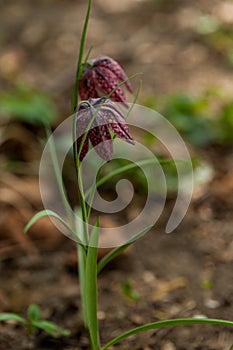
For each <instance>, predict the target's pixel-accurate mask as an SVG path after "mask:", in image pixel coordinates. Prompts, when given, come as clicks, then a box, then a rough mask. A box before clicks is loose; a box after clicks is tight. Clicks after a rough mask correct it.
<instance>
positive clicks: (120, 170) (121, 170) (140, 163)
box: [85, 158, 173, 198]
mask: <svg viewBox="0 0 233 350" xmlns="http://www.w3.org/2000/svg"><path fill="white" fill-rule="evenodd" d="M171 161H172V162H173V160H171V159H161V160H159V159H158V162H159V163H160V164H164V163H169V162H171ZM154 163H155V159H154V158H152V159H145V160H140V161H138V162H135V163H131V164H127V165H125V166H122V167H121V168H117V169H115V170H112V171H111V172H110V173H109V174H107V175H105V176H103V177H102V178H101V179H100V180H98V181H97V182H96V184H95V186H96V188H98V187H100V186H102V185H103V184H105V183H106V182H108V181H109V180H110V179H111V178H112V177H114V176H116V175H119V174H121V173H124V172H125V171H129V170H132V169H134V168H137V167H141V166H145V165H149V164H154ZM91 190H92V187H91V188H89V189H88V190H87V191H86V193H85V198H87V196H89V194H90V193H91Z"/></svg>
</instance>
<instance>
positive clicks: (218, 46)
mask: <svg viewBox="0 0 233 350" xmlns="http://www.w3.org/2000/svg"><path fill="white" fill-rule="evenodd" d="M196 32H197V33H198V35H199V36H200V40H201V41H203V42H204V44H205V45H207V46H208V47H209V48H210V49H211V50H213V51H214V52H216V53H217V54H218V55H221V56H222V57H223V58H224V59H225V62H226V63H227V64H228V66H229V67H230V68H233V28H232V25H231V24H228V23H222V22H220V21H219V20H218V19H217V18H216V17H215V16H213V15H203V16H200V17H199V18H198V20H197V23H196Z"/></svg>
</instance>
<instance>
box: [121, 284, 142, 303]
mask: <svg viewBox="0 0 233 350" xmlns="http://www.w3.org/2000/svg"><path fill="white" fill-rule="evenodd" d="M121 293H122V294H123V295H124V296H126V297H127V298H129V299H131V300H133V301H138V300H139V299H140V296H139V293H138V292H137V291H136V290H135V289H134V288H133V282H132V280H131V279H128V280H127V281H125V282H124V283H123V284H122V286H121Z"/></svg>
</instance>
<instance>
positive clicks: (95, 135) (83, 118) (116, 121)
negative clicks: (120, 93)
mask: <svg viewBox="0 0 233 350" xmlns="http://www.w3.org/2000/svg"><path fill="white" fill-rule="evenodd" d="M110 130H111V131H112V132H113V133H114V134H115V135H116V136H117V137H119V138H121V139H122V140H124V141H126V142H128V143H131V144H134V140H133V138H132V136H131V134H130V131H129V128H128V126H127V124H126V123H125V119H124V115H123V113H122V112H121V110H120V108H119V107H118V106H117V104H116V103H114V102H113V101H111V100H110V99H106V98H105V97H102V98H96V99H93V98H90V99H88V101H87V102H83V103H81V104H80V105H79V109H78V111H77V121H76V136H77V150H78V152H79V160H80V161H82V160H83V158H84V157H85V156H86V154H87V153H88V149H89V142H90V143H91V144H92V146H93V147H94V149H95V151H96V153H97V154H98V155H99V156H100V157H101V158H102V159H104V160H106V161H110V160H111V159H112V156H113V140H112V136H111V134H110ZM83 138H84V141H83ZM81 146H82V148H81ZM80 148H81V151H80Z"/></svg>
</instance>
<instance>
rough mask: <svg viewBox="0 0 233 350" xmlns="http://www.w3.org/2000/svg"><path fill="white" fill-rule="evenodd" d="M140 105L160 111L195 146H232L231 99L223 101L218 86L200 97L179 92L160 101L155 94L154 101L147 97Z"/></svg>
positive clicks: (232, 118)
mask: <svg viewBox="0 0 233 350" xmlns="http://www.w3.org/2000/svg"><path fill="white" fill-rule="evenodd" d="M143 104H144V105H145V106H146V107H150V108H153V109H155V110H157V111H158V112H160V113H161V114H162V115H163V116H164V117H165V118H167V120H169V121H170V122H171V124H172V125H173V126H174V127H175V128H176V129H177V130H178V132H179V133H180V134H181V136H182V137H183V138H184V140H185V141H187V142H189V143H190V144H192V145H194V146H197V147H205V146H210V145H213V144H216V143H217V144H222V145H223V146H224V145H226V146H228V145H230V144H232V145H233V136H232V135H233V101H231V100H230V101H228V100H224V99H223V98H222V96H221V91H218V90H217V89H214V88H212V89H210V90H208V91H206V92H204V93H203V95H202V96H194V95H190V94H184V93H181V94H175V95H171V96H167V97H165V98H164V97H161V101H159V100H158V97H156V98H154V102H153V96H150V97H147V98H146V99H144V100H143ZM216 105H217V106H216Z"/></svg>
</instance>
